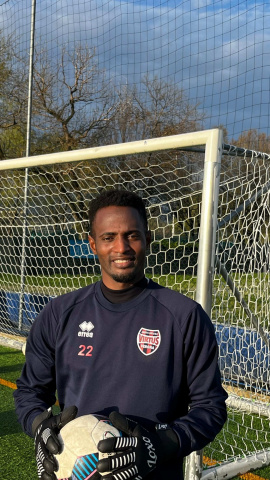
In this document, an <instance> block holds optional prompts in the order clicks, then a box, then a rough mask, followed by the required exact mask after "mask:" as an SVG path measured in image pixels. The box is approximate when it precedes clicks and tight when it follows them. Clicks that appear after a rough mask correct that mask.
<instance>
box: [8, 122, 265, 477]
mask: <svg viewBox="0 0 270 480" xmlns="http://www.w3.org/2000/svg"><path fill="white" fill-rule="evenodd" d="M221 138H222V133H221V131H220V130H217V129H215V130H209V131H201V132H195V133H192V134H183V135H176V136H171V137H170V136H169V137H163V138H160V139H158V138H157V139H152V140H143V141H138V142H131V143H126V144H119V145H110V146H107V147H98V148H92V149H83V150H75V151H71V152H66V153H59V154H48V155H40V156H36V157H35V156H33V157H29V158H20V159H17V160H7V161H2V162H0V170H1V179H0V191H1V199H0V212H1V216H0V262H1V266H0V272H1V273H0V282H1V293H0V328H1V331H2V332H6V333H13V334H22V335H25V336H27V334H28V331H29V328H30V327H31V324H32V322H33V321H34V318H35V316H36V314H37V313H38V311H40V309H41V308H42V307H43V305H44V304H45V303H46V302H47V301H48V300H49V298H50V297H52V296H55V295H59V294H61V293H64V292H66V291H69V290H73V289H75V288H78V287H80V286H84V285H86V284H88V283H91V282H93V281H95V280H96V279H97V278H99V274H100V272H99V266H98V260H97V259H96V258H95V257H94V256H93V254H92V252H91V251H90V249H89V246H88V242H87V233H88V221H87V207H88V203H89V201H90V200H91V198H93V197H94V196H95V195H96V194H97V192H99V191H100V190H101V189H103V188H109V187H110V186H114V187H118V186H123V185H125V187H126V188H129V189H132V190H134V191H136V192H137V193H139V194H140V195H141V196H142V197H143V198H144V199H145V201H146V203H147V210H148V214H149V224H150V228H151V230H152V245H151V250H150V253H149V256H148V259H147V264H146V274H147V276H149V277H152V278H153V279H154V280H156V281H158V282H159V283H160V284H162V285H165V286H167V287H169V288H173V289H176V290H178V291H181V292H182V293H184V294H186V295H188V296H190V297H191V298H194V299H196V300H197V301H199V302H200V303H201V304H202V305H203V307H204V308H205V310H206V311H208V313H209V314H211V318H212V321H213V323H214V325H215V328H216V335H217V339H218V343H219V348H220V368H221V372H222V378H223V382H224V385H225V388H226V389H227V390H228V392H229V393H230V396H229V400H228V409H229V420H228V422H227V424H226V426H225V428H224V429H223V431H222V432H221V433H220V434H219V435H218V437H217V438H216V440H215V441H214V442H213V443H212V444H210V445H209V446H208V447H207V448H206V449H205V451H204V452H203V468H204V469H203V471H201V470H200V469H201V466H200V456H201V454H199V453H195V454H193V455H192V456H191V457H189V459H188V461H187V465H186V477H187V478H198V477H200V476H202V478H207V479H210V478H223V476H222V475H223V472H224V468H225V471H226V478H232V477H233V476H234V475H236V473H239V472H242V473H243V472H244V471H248V470H249V469H251V468H258V467H260V466H262V465H265V464H268V463H269V462H270V453H269V433H268V423H269V407H268V404H267V402H268V398H269V397H268V395H269V368H268V367H269V325H268V323H269V294H270V291H269V262H270V258H269V257H270V250H269V216H270V215H269V214H270V206H269V205H270V202H269V187H270V178H269V156H268V155H266V154H262V153H258V152H255V151H247V150H244V149H237V148H235V147H232V146H228V145H223V147H222V140H221ZM266 427H267V428H266Z"/></svg>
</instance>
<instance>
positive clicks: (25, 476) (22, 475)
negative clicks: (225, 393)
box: [0, 345, 270, 480]
mask: <svg viewBox="0 0 270 480" xmlns="http://www.w3.org/2000/svg"><path fill="white" fill-rule="evenodd" d="M23 363H24V356H23V354H22V353H21V352H20V351H18V350H14V349H12V348H9V347H4V346H1V345H0V378H2V379H4V380H6V381H9V382H12V383H15V382H16V380H17V378H18V377H19V376H20V372H21V370H22V366H23ZM234 418H235V420H238V424H240V425H241V417H240V416H239V418H238V419H237V418H236V417H235V415H234ZM246 418H247V421H246V426H249V427H253V428H254V427H255V424H254V422H256V419H255V418H254V417H252V416H249V417H246ZM0 425H1V428H0V452H1V455H0V472H1V479H2V480H7V479H9V478H13V479H15V480H17V479H20V480H38V477H37V473H36V463H35V458H34V442H33V439H31V438H29V437H28V436H27V435H25V434H24V433H23V432H22V429H21V427H20V425H19V424H18V422H17V418H16V415H15V409H14V402H13V390H12V389H11V388H9V387H6V386H3V385H0ZM258 426H259V425H258ZM265 428H266V429H267V428H268V422H266V425H265ZM241 429H242V427H240V431H238V433H237V435H236V436H237V445H238V447H239V448H241V447H243V448H244V446H245V444H246V438H245V428H244V426H243V430H242V431H241ZM235 434H236V432H235ZM223 435H225V438H226V443H227V448H228V451H227V452H225V451H224V452H223V455H225V454H226V453H230V444H231V445H232V444H233V442H235V438H234V432H233V431H230V432H226V427H225V429H224V431H223V432H221V433H220V434H219V435H218V437H217V439H216V440H215V441H214V442H213V443H212V444H211V446H210V447H206V449H205V450H204V454H205V455H208V456H211V452H212V454H213V450H212V447H213V448H214V449H215V445H216V452H219V454H220V453H221V452H220V449H219V445H220V444H219V442H218V440H219V437H222V436H223ZM241 437H242V439H241ZM254 437H255V431H254ZM214 453H215V451H214ZM213 458H215V457H213ZM220 458H222V454H221V455H220V457H219V459H220ZM253 473H254V474H257V475H258V476H260V477H263V478H265V479H267V480H270V467H266V468H262V469H260V470H256V471H255V472H253ZM237 478H238V477H237ZM235 480H237V479H236V478H235Z"/></svg>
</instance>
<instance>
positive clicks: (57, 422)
mask: <svg viewBox="0 0 270 480" xmlns="http://www.w3.org/2000/svg"><path fill="white" fill-rule="evenodd" d="M76 415H77V407H75V406H72V407H68V408H66V409H65V410H63V412H61V413H60V414H58V415H54V416H53V415H52V411H51V408H49V409H48V410H45V411H44V412H42V413H40V414H39V415H38V416H37V417H36V418H35V419H34V421H33V424H32V432H33V435H34V439H35V454H36V462H37V470H38V478H40V479H41V480H56V476H55V474H54V472H55V471H56V470H57V469H58V464H57V461H56V459H55V457H54V454H56V453H60V452H61V449H62V446H61V443H60V441H59V439H58V433H59V432H60V430H61V428H62V427H64V425H66V424H67V423H68V422H70V421H71V420H73V419H74V418H75V417H76Z"/></svg>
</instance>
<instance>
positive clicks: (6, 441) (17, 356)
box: [0, 346, 38, 480]
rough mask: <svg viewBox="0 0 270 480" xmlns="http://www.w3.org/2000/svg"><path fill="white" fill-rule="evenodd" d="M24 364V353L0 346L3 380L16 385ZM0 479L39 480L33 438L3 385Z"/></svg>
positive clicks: (0, 403)
mask: <svg viewBox="0 0 270 480" xmlns="http://www.w3.org/2000/svg"><path fill="white" fill-rule="evenodd" d="M23 362H24V356H23V354H22V353H21V352H19V351H17V350H13V349H10V348H6V347H2V346H0V378H3V379H4V380H7V381H10V382H12V383H15V381H16V379H17V378H18V376H19V375H20V372H21V369H22V366H23ZM0 425H1V429H0V452H1V455H0V472H1V478H2V479H3V480H7V479H8V478H13V479H20V480H37V478H38V476H37V473H36V462H35V456H34V442H33V439H31V438H30V437H28V436H27V435H25V433H23V431H22V429H21V426H20V425H19V423H18V421H17V417H16V415H15V409H14V401H13V390H12V389H11V388H8V387H5V386H3V385H0Z"/></svg>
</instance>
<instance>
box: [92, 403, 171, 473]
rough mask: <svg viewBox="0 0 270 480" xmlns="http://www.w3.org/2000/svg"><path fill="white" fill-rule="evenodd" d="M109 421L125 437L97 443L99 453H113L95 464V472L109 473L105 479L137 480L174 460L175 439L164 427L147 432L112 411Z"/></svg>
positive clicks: (160, 426) (166, 426)
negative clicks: (122, 479) (123, 479)
mask: <svg viewBox="0 0 270 480" xmlns="http://www.w3.org/2000/svg"><path fill="white" fill-rule="evenodd" d="M109 419H110V421H111V423H112V424H113V426H114V427H116V428H117V429H118V430H121V431H122V432H123V433H125V434H127V435H129V436H128V437H111V438H108V439H106V440H101V441H100V442H99V443H98V450H99V451H100V452H102V453H114V455H111V456H109V457H108V458H104V459H102V460H99V461H98V463H97V470H98V472H100V473H103V472H109V471H110V472H111V473H110V474H109V475H106V480H111V479H113V480H114V479H118V478H125V479H135V480H141V479H142V478H144V477H145V476H146V475H148V473H150V472H152V471H153V470H154V469H156V468H158V467H159V466H160V465H162V464H163V463H165V462H169V461H170V460H173V459H174V458H176V457H177V454H178V451H179V442H178V437H177V434H176V433H175V432H174V431H173V429H172V428H170V427H169V426H168V425H157V426H156V432H149V431H148V430H146V429H145V428H144V427H142V426H141V425H139V424H138V423H136V422H134V421H133V420H130V419H129V418H126V417H124V416H123V415H121V414H120V413H118V412H112V413H111V414H110V416H109ZM119 452H121V453H119Z"/></svg>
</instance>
